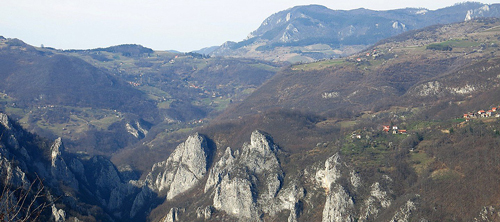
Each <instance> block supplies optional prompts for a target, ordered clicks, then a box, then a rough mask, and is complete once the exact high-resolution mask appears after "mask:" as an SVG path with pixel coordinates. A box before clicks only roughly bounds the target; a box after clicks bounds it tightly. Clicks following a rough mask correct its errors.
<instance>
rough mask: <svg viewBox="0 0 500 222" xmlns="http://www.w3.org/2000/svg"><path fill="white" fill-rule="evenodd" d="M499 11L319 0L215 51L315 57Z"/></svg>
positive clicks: (285, 58) (276, 57)
mask: <svg viewBox="0 0 500 222" xmlns="http://www.w3.org/2000/svg"><path fill="white" fill-rule="evenodd" d="M498 16H500V5H499V4H492V5H485V4H481V3H470V2H469V3H463V4H457V5H454V6H451V7H447V8H443V9H438V10H427V9H424V8H406V9H396V10H388V11H374V10H369V9H363V8H361V9H355V10H349V11H344V10H332V9H329V8H326V7H324V6H320V5H308V6H296V7H293V8H290V9H287V10H284V11H281V12H278V13H276V14H274V15H272V16H270V17H269V18H267V19H266V20H264V22H263V23H262V24H261V26H260V27H259V28H258V29H257V30H255V31H253V32H251V33H250V34H249V35H248V38H247V39H246V40H243V41H241V42H226V43H224V45H222V46H220V47H219V48H218V49H216V50H215V51H214V52H212V54H213V55H220V56H234V57H252V58H260V59H265V60H271V61H290V62H298V61H302V62H310V61H315V60H319V59H325V58H332V57H339V56H346V55H350V54H352V53H354V52H358V51H360V50H362V49H365V48H366V47H368V46H369V45H371V44H374V43H376V42H377V41H379V40H382V39H385V38H388V37H391V36H395V35H397V34H401V33H403V32H406V31H409V30H415V29H420V28H423V27H425V26H429V25H434V24H448V23H454V22H462V21H467V20H470V19H473V18H478V17H498Z"/></svg>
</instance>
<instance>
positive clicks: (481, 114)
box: [463, 106, 500, 121]
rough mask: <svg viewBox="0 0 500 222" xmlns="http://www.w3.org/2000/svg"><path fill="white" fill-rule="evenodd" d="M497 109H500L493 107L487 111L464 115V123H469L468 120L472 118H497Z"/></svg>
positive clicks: (499, 115) (498, 115) (499, 114)
mask: <svg viewBox="0 0 500 222" xmlns="http://www.w3.org/2000/svg"><path fill="white" fill-rule="evenodd" d="M499 109H500V106H499V107H493V108H491V109H490V110H488V111H484V110H479V111H477V112H470V113H464V115H463V118H464V119H465V121H469V120H470V119H474V118H487V117H492V116H495V117H497V118H499V117H500V113H497V110H499Z"/></svg>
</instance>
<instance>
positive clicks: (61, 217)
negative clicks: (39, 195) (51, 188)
mask: <svg viewBox="0 0 500 222" xmlns="http://www.w3.org/2000/svg"><path fill="white" fill-rule="evenodd" d="M51 208H52V216H53V217H54V221H55V222H64V221H66V212H64V210H63V209H57V208H56V206H55V205H54V204H52V206H51Z"/></svg>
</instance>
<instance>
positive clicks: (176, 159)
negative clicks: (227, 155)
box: [146, 133, 208, 200]
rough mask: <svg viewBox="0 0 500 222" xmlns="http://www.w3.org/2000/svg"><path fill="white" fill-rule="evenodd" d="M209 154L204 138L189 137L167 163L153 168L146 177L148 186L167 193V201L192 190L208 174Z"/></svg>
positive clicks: (197, 136)
mask: <svg viewBox="0 0 500 222" xmlns="http://www.w3.org/2000/svg"><path fill="white" fill-rule="evenodd" d="M207 152H208V146H207V141H206V140H205V138H204V137H203V136H200V135H199V134H197V133H196V134H194V135H191V136H189V137H188V138H187V140H186V141H185V142H184V143H182V144H180V145H179V146H177V148H176V149H175V150H174V152H172V154H171V155H170V157H169V158H168V159H167V160H166V161H163V162H159V163H156V164H155V165H154V166H153V168H152V170H151V173H149V174H148V176H147V177H146V181H147V183H148V185H149V186H150V188H151V189H152V190H155V191H158V192H166V193H167V200H171V199H173V198H174V197H175V196H177V195H179V194H181V193H183V192H185V191H187V190H189V189H191V188H192V187H194V186H195V185H196V184H198V182H199V181H200V180H201V179H202V178H203V176H205V174H206V172H207V155H208V154H207Z"/></svg>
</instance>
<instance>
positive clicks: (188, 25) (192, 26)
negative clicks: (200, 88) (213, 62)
mask: <svg viewBox="0 0 500 222" xmlns="http://www.w3.org/2000/svg"><path fill="white" fill-rule="evenodd" d="M459 2H463V1H457V0H419V1H415V0H411V1H410V0H355V1H353V0H351V1H346V0H316V1H308V0H251V1H250V0H245V1H239V0H176V1H172V0H84V1H82V0H2V1H1V2H0V36H4V37H6V38H18V39H21V40H23V41H24V42H26V43H28V44H31V45H34V46H41V45H42V44H43V45H44V46H45V47H54V48H57V49H92V48H98V47H108V46H114V45H119V44H140V45H143V46H145V47H148V48H152V49H154V50H177V51H182V52H189V51H193V50H198V49H201V48H204V47H209V46H216V45H221V44H223V43H224V42H226V41H236V42H238V41H241V40H244V39H245V38H246V37H247V35H248V34H249V33H250V32H252V31H254V30H256V29H257V28H258V27H259V26H260V24H261V23H262V22H263V21H264V19H266V18H267V17H269V16H271V15H272V14H274V13H276V12H279V11H283V10H286V9H288V8H291V7H293V6H298V5H310V4H318V5H323V6H326V7H328V8H330V9H334V10H350V9H357V8H367V9H372V10H390V9H397V8H407V7H417V8H427V9H430V10H435V9H438V8H443V7H447V6H451V5H454V4H456V3H459ZM479 2H482V3H486V4H493V3H499V0H479Z"/></svg>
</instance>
